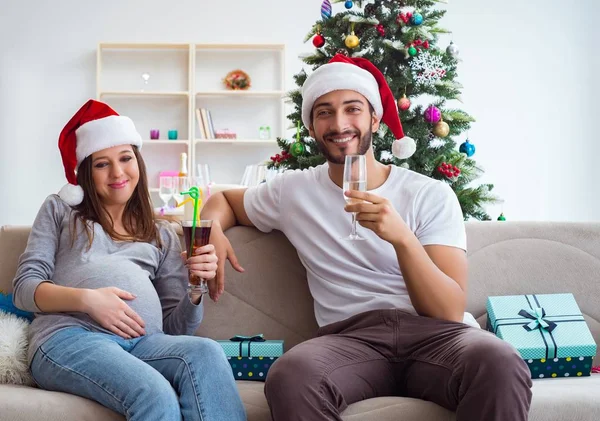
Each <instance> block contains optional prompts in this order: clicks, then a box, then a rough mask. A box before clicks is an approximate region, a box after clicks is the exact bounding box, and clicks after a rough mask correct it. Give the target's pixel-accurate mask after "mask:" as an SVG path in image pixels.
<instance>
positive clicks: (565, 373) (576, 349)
mask: <svg viewBox="0 0 600 421" xmlns="http://www.w3.org/2000/svg"><path fill="white" fill-rule="evenodd" d="M487 315H488V321H487V329H488V330H489V331H490V332H493V333H494V334H495V335H496V336H498V337H499V338H500V339H503V340H505V341H508V342H510V343H511V344H512V345H513V346H514V347H515V348H517V350H518V351H519V353H520V354H521V357H522V358H523V359H524V360H525V362H526V363H527V365H528V367H529V370H530V371H531V377H532V378H534V379H543V378H553V377H570V376H571V377H578V376H579V377H581V376H589V375H590V372H591V369H592V363H593V358H594V356H595V355H596V342H595V341H594V338H593V336H592V333H591V332H590V329H589V328H588V325H587V323H586V322H585V320H584V318H583V315H582V314H581V310H579V306H578V305H577V302H576V301H575V297H573V294H537V295H511V296H498V297H488V300H487Z"/></svg>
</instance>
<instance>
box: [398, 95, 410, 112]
mask: <svg viewBox="0 0 600 421" xmlns="http://www.w3.org/2000/svg"><path fill="white" fill-rule="evenodd" d="M398 108H400V110H402V111H406V110H408V109H409V108H410V99H408V98H407V97H406V95H404V96H403V97H402V98H400V99H399V100H398Z"/></svg>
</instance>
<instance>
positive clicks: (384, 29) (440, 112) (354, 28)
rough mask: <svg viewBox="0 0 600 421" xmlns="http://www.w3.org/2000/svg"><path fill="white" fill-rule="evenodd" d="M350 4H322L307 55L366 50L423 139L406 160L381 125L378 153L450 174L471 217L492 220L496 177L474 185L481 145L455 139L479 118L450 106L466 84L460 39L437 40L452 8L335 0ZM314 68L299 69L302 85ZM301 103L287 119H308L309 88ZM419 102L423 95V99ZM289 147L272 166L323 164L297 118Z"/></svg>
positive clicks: (409, 130)
mask: <svg viewBox="0 0 600 421" xmlns="http://www.w3.org/2000/svg"><path fill="white" fill-rule="evenodd" d="M334 2H336V3H341V2H343V3H344V7H345V10H344V11H342V12H340V13H336V14H333V13H332V8H331V3H330V0H325V1H323V3H322V5H321V17H322V18H321V19H320V20H319V21H318V22H317V23H316V24H315V25H314V26H313V28H312V29H311V30H310V31H309V33H308V35H307V37H306V40H305V42H308V41H309V40H311V39H312V43H313V45H314V46H315V51H314V53H312V54H311V55H309V56H306V57H304V58H303V61H304V62H305V63H306V64H307V65H310V66H312V70H314V69H316V68H317V67H319V66H321V65H323V64H326V63H327V62H328V61H329V60H330V59H331V58H332V57H333V56H334V55H335V54H344V55H347V56H350V57H364V58H366V59H368V60H370V61H371V62H372V63H373V64H375V65H376V66H377V67H378V68H379V69H380V70H381V71H382V73H383V74H384V75H385V77H386V79H387V81H388V84H389V85H390V88H391V90H392V92H393V93H394V95H395V96H396V98H397V99H398V110H399V113H400V119H401V121H402V126H403V128H404V132H405V133H406V135H407V136H409V137H411V138H413V139H414V140H415V141H416V144H417V150H416V152H415V153H414V154H413V155H412V156H411V157H410V158H408V159H405V160H400V159H398V158H396V157H395V156H393V155H392V154H391V153H390V152H391V147H392V142H393V141H394V136H393V134H392V133H391V132H390V131H388V130H386V127H385V125H382V126H381V129H380V130H379V132H378V133H374V134H373V149H374V153H375V158H376V159H377V160H378V161H380V162H382V163H384V164H390V163H393V164H396V165H400V166H402V167H404V168H409V169H411V170H413V171H416V172H419V173H421V174H424V175H427V176H429V177H432V178H435V179H438V180H444V181H445V182H447V183H448V184H450V186H451V187H452V189H453V190H454V192H455V193H456V195H457V197H458V200H459V202H460V205H461V208H462V211H463V214H464V216H465V219H469V218H475V219H479V220H489V219H490V218H489V216H488V214H487V213H486V212H485V210H484V209H483V205H484V204H485V203H488V202H494V201H495V200H496V199H495V198H494V197H493V196H492V195H491V193H490V191H491V190H492V188H493V185H491V184H481V185H479V186H475V187H473V186H472V185H471V184H472V182H473V181H474V180H476V179H477V178H479V177H480V176H481V174H482V170H481V168H479V167H478V166H477V165H476V162H475V161H474V160H473V159H472V158H471V157H472V155H473V154H474V153H475V146H474V145H473V144H471V143H470V142H469V141H468V140H467V141H465V142H464V143H462V144H461V145H460V147H458V148H457V143H456V142H455V141H454V140H453V139H454V138H455V137H457V136H459V135H460V134H461V133H463V132H465V131H466V130H468V129H469V127H470V125H471V123H472V122H473V121H475V120H474V119H473V118H472V117H471V116H470V115H468V114H467V113H466V112H464V111H462V110H460V109H457V108H453V107H450V106H449V105H448V102H449V101H453V100H454V101H453V102H454V103H456V102H459V101H460V94H461V88H462V86H461V85H460V83H458V82H457V80H456V79H457V65H458V63H459V58H458V54H459V51H458V48H457V46H456V45H455V44H454V43H452V42H451V43H450V44H449V45H447V46H443V47H440V46H438V37H439V35H440V34H444V33H449V31H448V30H446V29H443V28H442V27H440V26H439V21H440V19H441V18H442V17H443V16H444V14H445V10H440V9H439V8H438V7H437V6H439V3H442V2H443V1H442V0H375V1H374V2H373V1H364V0H355V1H352V0H346V1H343V0H342V1H340V0H334ZM306 77H307V74H306V73H305V71H304V70H302V71H301V72H300V73H298V74H296V75H295V76H294V79H295V82H296V84H297V85H298V86H299V87H302V85H303V84H304V81H305V80H306ZM290 99H291V100H292V101H293V103H294V105H295V110H294V112H292V113H291V114H290V115H288V119H290V120H291V121H294V122H300V121H301V110H302V95H301V90H300V89H296V90H294V91H292V92H291V93H290ZM423 101H425V102H426V104H425V105H423V104H420V105H418V104H417V103H418V102H421V103H423ZM277 142H278V144H279V147H280V148H281V149H282V152H281V153H280V154H277V155H275V156H273V157H271V161H270V162H269V167H271V168H279V169H298V168H299V169H304V168H308V167H311V166H316V165H320V164H322V163H324V162H325V158H324V157H323V156H322V155H321V154H320V152H319V149H318V148H317V145H316V142H315V140H314V139H312V138H310V137H309V134H308V130H307V129H306V128H305V127H300V125H298V131H297V136H296V139H295V140H293V141H291V142H290V141H288V140H287V139H281V138H279V139H278V140H277Z"/></svg>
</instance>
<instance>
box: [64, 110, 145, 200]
mask: <svg viewBox="0 0 600 421" xmlns="http://www.w3.org/2000/svg"><path fill="white" fill-rule="evenodd" d="M118 145H135V146H137V147H138V148H140V149H141V148H142V137H141V136H140V134H139V133H138V132H137V130H136V129H135V126H134V124H133V121H131V119H130V118H129V117H124V116H120V115H119V114H117V112H116V111H115V110H113V109H112V108H110V107H109V106H108V105H106V104H105V103H103V102H99V101H95V100H93V99H90V100H89V101H88V102H86V103H85V104H84V106H83V107H81V108H80V109H79V111H77V112H76V113H75V115H74V116H73V117H72V118H71V120H69V122H68V123H67V125H66V126H65V127H64V128H63V129H62V131H61V132H60V137H59V138H58V149H60V154H61V156H62V161H63V166H64V167H65V176H66V177H67V181H68V184H66V185H65V186H63V188H62V189H60V192H59V193H58V195H59V196H60V198H61V199H62V200H64V201H65V202H66V203H68V204H69V205H71V206H76V205H79V204H80V203H81V202H82V201H83V189H82V188H81V186H78V185H77V169H78V168H79V165H81V162H83V160H84V159H85V158H87V157H88V156H90V155H91V154H93V153H94V152H98V151H101V150H102V149H106V148H112V147H113V146H118Z"/></svg>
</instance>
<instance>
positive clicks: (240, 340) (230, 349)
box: [217, 334, 283, 381]
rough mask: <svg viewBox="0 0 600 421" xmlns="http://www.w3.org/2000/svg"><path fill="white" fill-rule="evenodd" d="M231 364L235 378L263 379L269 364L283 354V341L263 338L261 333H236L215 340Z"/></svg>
mask: <svg viewBox="0 0 600 421" xmlns="http://www.w3.org/2000/svg"><path fill="white" fill-rule="evenodd" d="M217 342H218V343H219V344H220V345H221V347H222V348H223V351H225V355H226V356H227V360H228V361H229V364H230V365H231V370H232V371H233V377H235V379H236V380H258V381H265V379H266V378H267V373H268V371H269V369H270V368H271V365H273V363H274V362H275V361H276V360H277V358H279V357H281V355H283V341H280V340H265V339H264V338H263V335H262V334H261V335H255V336H242V335H236V336H234V337H233V338H231V339H230V340H228V341H217Z"/></svg>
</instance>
